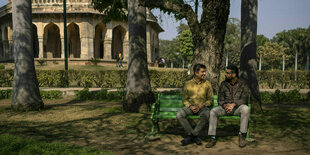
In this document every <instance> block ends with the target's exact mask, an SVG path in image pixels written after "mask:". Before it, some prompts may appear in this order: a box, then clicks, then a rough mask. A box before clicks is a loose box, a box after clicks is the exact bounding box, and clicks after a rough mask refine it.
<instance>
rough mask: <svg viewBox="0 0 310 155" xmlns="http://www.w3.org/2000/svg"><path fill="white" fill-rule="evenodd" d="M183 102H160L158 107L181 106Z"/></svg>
mask: <svg viewBox="0 0 310 155" xmlns="http://www.w3.org/2000/svg"><path fill="white" fill-rule="evenodd" d="M183 107H184V105H183V103H161V104H160V107H159V108H183Z"/></svg>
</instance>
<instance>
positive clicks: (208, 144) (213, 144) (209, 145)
mask: <svg viewBox="0 0 310 155" xmlns="http://www.w3.org/2000/svg"><path fill="white" fill-rule="evenodd" d="M215 144H216V139H213V138H211V140H210V141H209V142H208V143H207V144H206V148H211V147H213V146H215Z"/></svg>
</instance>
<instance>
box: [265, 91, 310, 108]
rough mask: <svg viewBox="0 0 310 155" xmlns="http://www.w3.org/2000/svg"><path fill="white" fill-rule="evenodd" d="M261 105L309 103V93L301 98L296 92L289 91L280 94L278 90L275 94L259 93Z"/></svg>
mask: <svg viewBox="0 0 310 155" xmlns="http://www.w3.org/2000/svg"><path fill="white" fill-rule="evenodd" d="M261 97H262V102H263V103H275V104H283V103H284V104H285V103H290V104H297V103H302V104H303V103H310V91H309V92H308V93H307V94H305V96H302V95H301V94H300V93H299V91H298V90H296V89H294V90H290V91H288V92H281V91H280V90H279V89H277V90H276V91H275V93H269V92H261Z"/></svg>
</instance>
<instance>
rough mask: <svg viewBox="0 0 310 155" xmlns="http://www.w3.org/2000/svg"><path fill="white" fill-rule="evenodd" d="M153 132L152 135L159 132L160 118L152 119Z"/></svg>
mask: <svg viewBox="0 0 310 155" xmlns="http://www.w3.org/2000/svg"><path fill="white" fill-rule="evenodd" d="M152 124H153V125H152V132H151V135H153V136H154V135H156V134H157V133H159V125H158V120H152Z"/></svg>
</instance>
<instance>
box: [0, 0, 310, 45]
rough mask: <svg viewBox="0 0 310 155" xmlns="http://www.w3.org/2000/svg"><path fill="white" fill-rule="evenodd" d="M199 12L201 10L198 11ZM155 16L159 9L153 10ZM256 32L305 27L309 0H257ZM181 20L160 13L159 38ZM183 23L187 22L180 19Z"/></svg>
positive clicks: (237, 7)
mask: <svg viewBox="0 0 310 155" xmlns="http://www.w3.org/2000/svg"><path fill="white" fill-rule="evenodd" d="M5 4H7V0H0V7H1V6H3V5H5ZM198 12H199V13H201V10H199V11H198ZM153 13H154V14H155V16H158V15H159V14H160V11H159V10H153ZM257 16H258V18H257V22H258V23H257V34H263V35H265V36H266V37H267V38H272V37H273V36H274V35H275V34H276V33H278V32H281V31H283V30H289V29H295V28H298V27H301V28H307V27H308V26H309V25H310V0H258V15H257ZM229 17H234V18H238V19H241V18H240V17H241V0H230V14H229ZM180 22H181V21H176V20H175V19H174V17H172V16H169V15H166V14H164V15H162V22H160V25H161V26H162V28H163V29H164V30H165V32H162V33H160V34H159V38H160V39H165V40H171V39H173V38H175V37H176V36H177V31H176V27H177V26H179V24H180ZM182 22H183V23H187V22H186V21H185V20H182Z"/></svg>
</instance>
